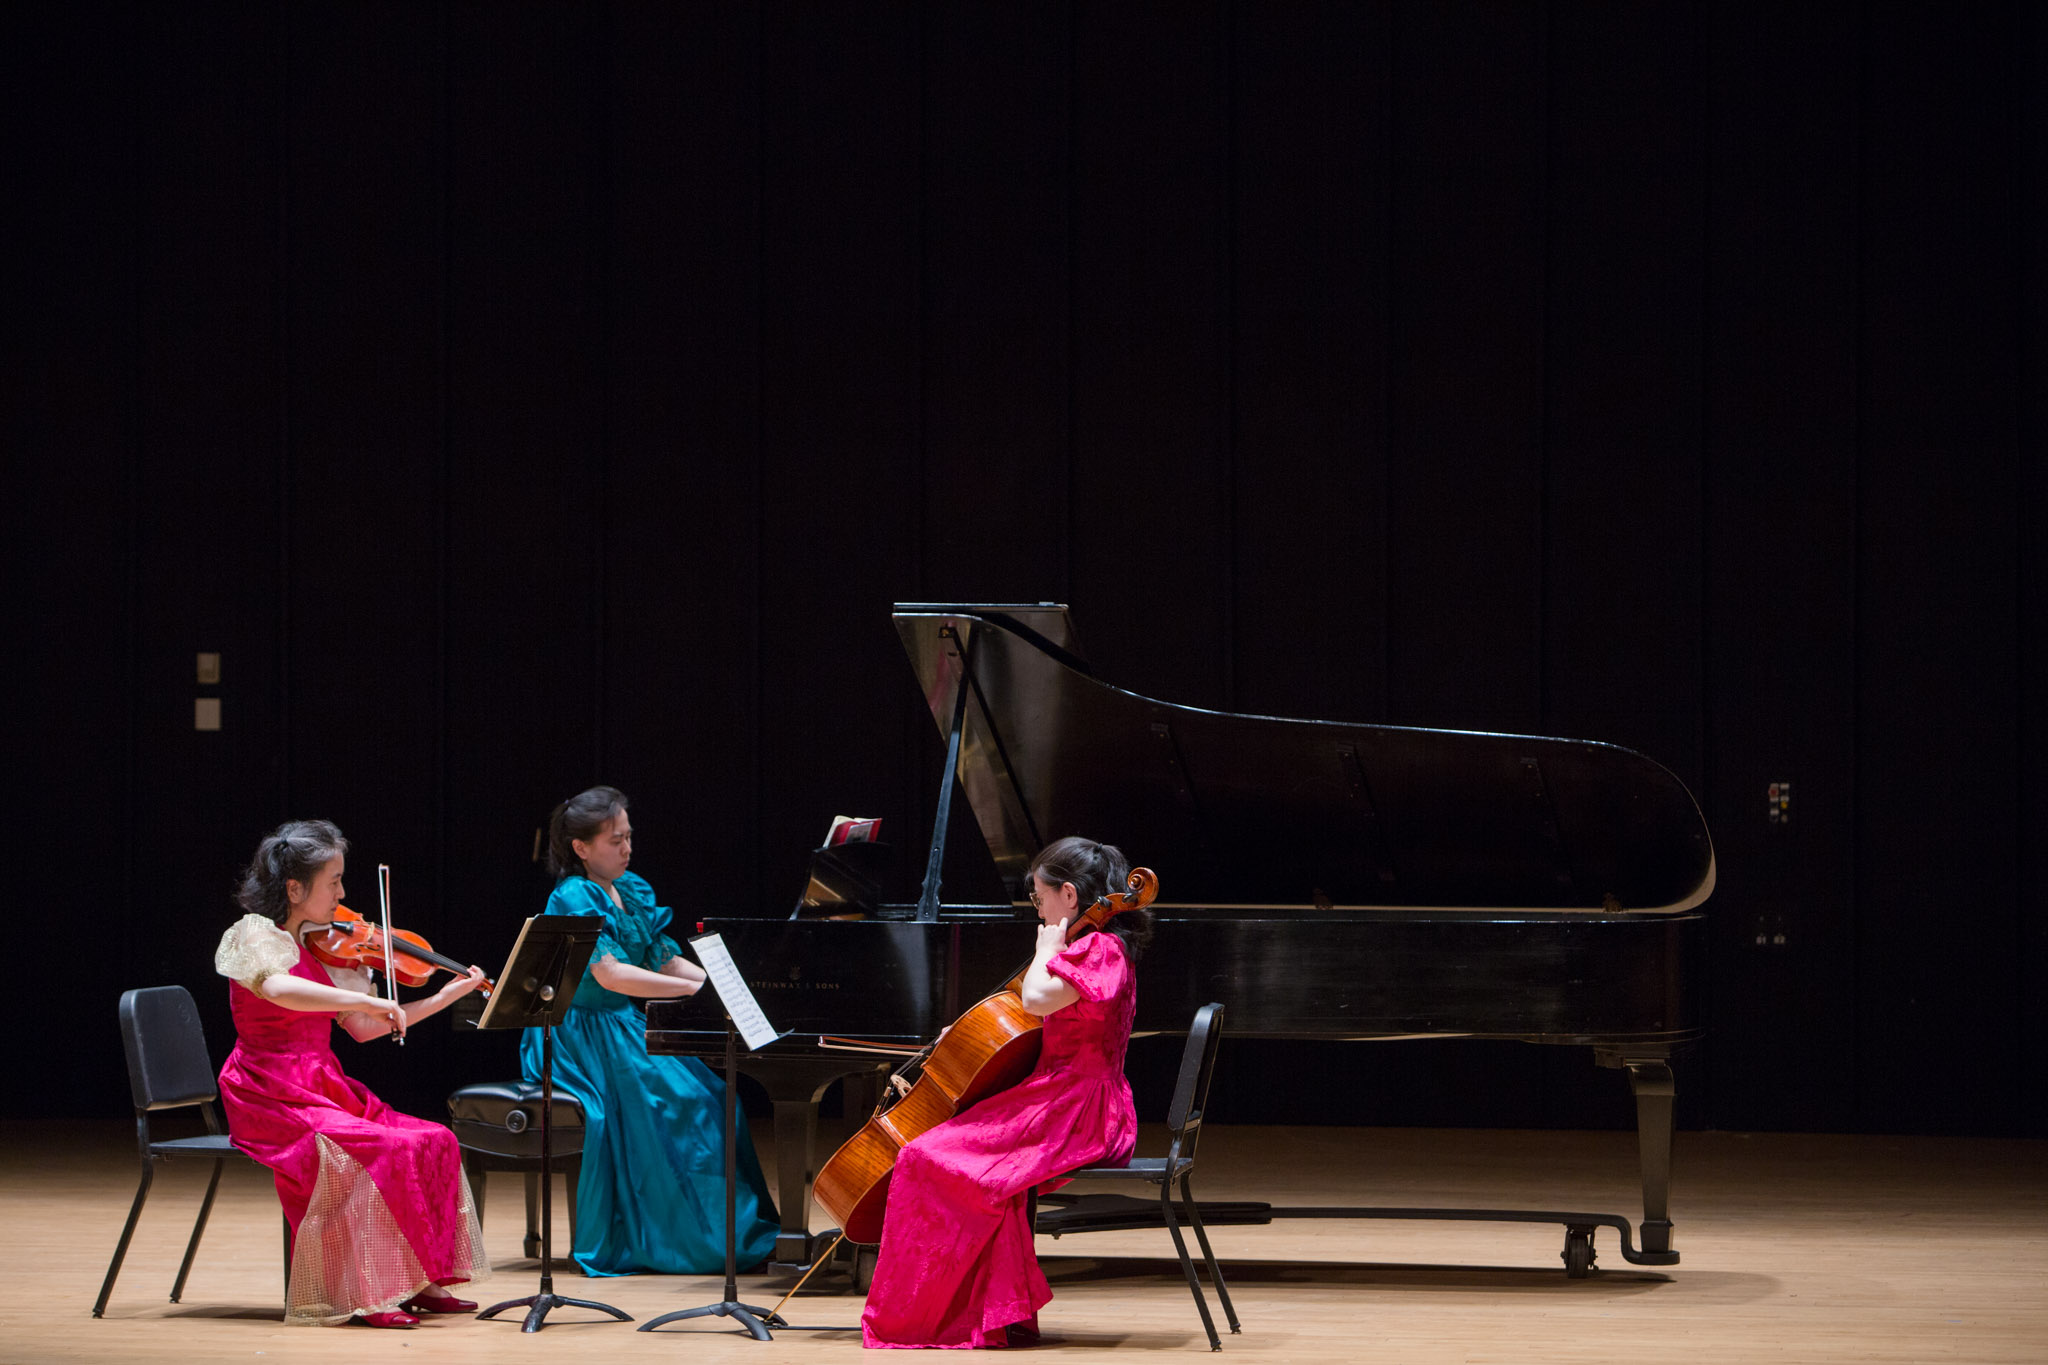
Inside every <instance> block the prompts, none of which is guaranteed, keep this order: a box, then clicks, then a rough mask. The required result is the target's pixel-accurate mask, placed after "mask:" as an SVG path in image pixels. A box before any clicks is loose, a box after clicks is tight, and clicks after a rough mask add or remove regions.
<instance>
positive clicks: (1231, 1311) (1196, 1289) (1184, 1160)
mask: <svg viewBox="0 0 2048 1365" xmlns="http://www.w3.org/2000/svg"><path fill="white" fill-rule="evenodd" d="M1222 1021H1223V1006H1221V1005H1218V1004H1211V1005H1204V1006H1202V1008H1200V1009H1199V1010H1196V1011H1195V1022H1194V1023H1193V1024H1191V1025H1190V1026H1189V1027H1188V1045H1187V1049H1186V1050H1185V1051H1184V1052H1182V1053H1181V1059H1180V1075H1179V1077H1178V1078H1177V1079H1176V1080H1175V1082H1174V1086H1173V1104H1172V1106H1171V1108H1169V1109H1168V1110H1167V1114H1166V1127H1167V1132H1168V1135H1169V1137H1170V1138H1171V1141H1170V1142H1169V1143H1168V1144H1167V1148H1166V1155H1165V1156H1163V1157H1134V1158H1132V1160H1131V1163H1130V1164H1129V1165H1128V1166H1086V1167H1083V1168H1082V1169H1080V1170H1078V1171H1068V1172H1067V1173H1066V1175H1065V1176H1064V1177H1062V1178H1063V1179H1066V1180H1070V1181H1074V1182H1076V1183H1079V1182H1082V1181H1091V1180H1146V1181H1150V1182H1151V1183H1152V1184H1155V1185H1157V1186H1158V1187H1159V1214H1158V1221H1159V1222H1163V1223H1165V1224H1166V1230H1167V1231H1168V1232H1170V1233H1172V1234H1173V1248H1174V1250H1175V1251H1177V1252H1179V1253H1180V1268H1181V1270H1182V1271H1183V1272H1184V1273H1185V1274H1186V1275H1187V1277H1188V1290H1189V1292H1190V1293H1192V1294H1193V1295H1194V1296H1195V1307H1196V1308H1197V1309H1199V1310H1201V1314H1202V1326H1203V1328H1204V1329H1205V1330H1207V1332H1208V1333H1209V1349H1210V1350H1212V1351H1220V1350H1222V1349H1223V1339H1222V1338H1221V1337H1219V1336H1217V1335H1216V1320H1215V1319H1214V1318H1212V1317H1211V1316H1209V1301H1208V1299H1206V1298H1205V1297H1203V1294H1202V1282H1201V1280H1200V1279H1199V1278H1197V1277H1196V1275H1195V1263H1194V1261H1193V1260H1191V1259H1190V1258H1189V1256H1188V1244H1187V1239H1186V1238H1185V1237H1183V1236H1182V1235H1181V1230H1180V1225H1181V1220H1182V1219H1185V1220H1186V1221H1187V1222H1188V1223H1189V1224H1190V1225H1192V1226H1193V1228H1194V1230H1195V1240H1196V1241H1197V1242H1199V1243H1200V1244H1201V1247H1202V1260H1203V1262H1204V1263H1205V1264H1207V1265H1208V1267H1209V1282H1210V1283H1211V1284H1213V1285H1214V1286H1215V1287H1216V1297H1217V1298H1218V1299H1219V1300H1221V1301H1222V1303H1223V1316H1224V1317H1225V1318H1226V1319H1228V1321H1229V1323H1230V1330H1231V1331H1232V1332H1239V1331H1242V1330H1243V1329H1242V1328H1241V1327H1239V1325H1238V1321H1237V1310H1236V1309H1235V1308H1233V1307H1231V1304H1230V1290H1229V1288H1228V1287H1227V1286H1226V1285H1225V1284H1224V1283H1223V1271H1222V1270H1221V1269H1220V1268H1219V1267H1218V1266H1217V1264H1216V1253H1215V1252H1214V1251H1212V1250H1210V1248H1209V1234H1208V1231H1207V1230H1206V1229H1205V1228H1203V1226H1202V1210H1201V1208H1200V1207H1199V1206H1198V1205H1197V1204H1196V1203H1195V1196H1194V1192H1193V1190H1191V1189H1190V1188H1189V1185H1188V1182H1189V1178H1190V1177H1191V1176H1192V1175H1193V1174H1194V1170H1195V1145H1196V1143H1198V1142H1199V1141H1200V1140H1201V1136H1202V1110H1203V1109H1204V1108H1205V1107H1206V1106H1207V1105H1208V1103H1209V1074H1210V1073H1211V1072H1212V1071H1214V1070H1215V1069H1216V1045H1217V1043H1218V1042H1219V1041H1221V1039H1222V1037H1223V1022H1222ZM1176 1183H1178V1184H1179V1186H1180V1198H1179V1199H1178V1200H1176V1199H1175V1198H1174V1195H1173V1190H1174V1185H1175V1184H1176ZM1040 1199H1043V1200H1045V1201H1046V1202H1049V1203H1054V1204H1058V1205H1062V1206H1064V1207H1061V1208H1057V1209H1053V1210H1049V1211H1048V1212H1047V1214H1046V1215H1045V1217H1043V1218H1040V1217H1039V1215H1038V1202H1039V1200H1040ZM1119 1202H1121V1203H1124V1204H1131V1205H1135V1201H1119ZM1086 1203H1087V1197H1086V1196H1077V1195H1070V1194H1066V1193H1064V1192H1062V1193H1059V1194H1051V1195H1043V1196H1041V1195H1038V1194H1037V1192H1036V1191H1033V1198H1032V1203H1031V1216H1032V1226H1033V1227H1034V1229H1035V1230H1037V1231H1039V1232H1049V1233H1051V1234H1052V1235H1053V1236H1055V1237H1058V1236H1061V1235H1062V1234H1064V1233H1067V1232H1102V1231H1108V1230H1109V1229H1110V1228H1113V1227H1118V1228H1130V1227H1137V1226H1145V1225H1149V1224H1150V1222H1151V1220H1150V1219H1149V1218H1147V1219H1143V1220H1142V1221H1140V1220H1138V1219H1133V1218H1132V1217H1131V1216H1130V1215H1129V1214H1128V1213H1125V1212H1122V1211H1119V1212H1117V1213H1114V1214H1112V1215H1110V1216H1109V1217H1107V1218H1101V1219H1091V1218H1089V1217H1088V1216H1087V1214H1086V1211H1085V1208H1086Z"/></svg>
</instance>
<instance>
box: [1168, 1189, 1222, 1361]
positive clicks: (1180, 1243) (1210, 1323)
mask: <svg viewBox="0 0 2048 1365" xmlns="http://www.w3.org/2000/svg"><path fill="white" fill-rule="evenodd" d="M1159 1214H1160V1217H1161V1218H1162V1219H1163V1220H1164V1221H1165V1223H1166V1230H1167V1231H1168V1232H1170V1233H1172V1234H1173V1249H1174V1250H1175V1251H1177V1252H1179V1253H1180V1268H1181V1272H1182V1273H1183V1274H1185V1275H1186V1276H1187V1277H1188V1292H1189V1293H1190V1294H1193V1295H1194V1296H1195V1307H1197V1308H1199V1309H1200V1310H1202V1329H1203V1330H1204V1331H1206V1332H1207V1333H1208V1334H1209V1349H1210V1350H1212V1351H1220V1350H1222V1349H1223V1338H1222V1337H1219V1336H1217V1335H1216V1319H1214V1318H1212V1317H1210V1316H1209V1300H1208V1299H1207V1298H1205V1297H1203V1295H1202V1282H1201V1280H1200V1279H1198V1278H1196V1276H1195V1263H1194V1262H1193V1261H1192V1260H1190V1259H1188V1242H1187V1238H1185V1237H1183V1236H1181V1235H1180V1220H1179V1219H1178V1218H1175V1217H1174V1216H1173V1181H1172V1179H1171V1178H1170V1177H1169V1178H1166V1179H1162V1180H1161V1181H1160V1182H1159Z"/></svg>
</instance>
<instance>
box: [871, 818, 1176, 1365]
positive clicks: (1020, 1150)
mask: <svg viewBox="0 0 2048 1365" xmlns="http://www.w3.org/2000/svg"><path fill="white" fill-rule="evenodd" d="M1129 875H1130V866H1129V864H1128V863H1126V862H1125V860H1124V856H1123V854H1121V853H1120V852H1118V851H1117V850H1116V849H1115V848H1113V847H1111V846H1109V845H1107V844H1097V843H1094V842H1093V841H1091V840H1087V839H1080V838H1067V839H1061V840H1059V841H1058V842H1057V843H1054V844H1051V845H1049V846H1048V847H1047V848H1046V849H1045V850H1044V851H1043V852H1042V853H1040V854H1039V855H1038V857H1037V859H1036V860H1034V861H1033V863H1032V864H1031V872H1030V879H1029V882H1030V886H1031V903H1032V905H1033V906H1035V907H1036V908H1037V911H1038V919H1039V929H1038V946H1037V951H1036V953H1035V954H1034V955H1033V957H1032V961H1031V966H1030V967H1029V968H1028V969H1027V970H1026V972H1025V974H1024V984H1023V999H1024V1008H1025V1009H1026V1010H1028V1011H1030V1012H1031V1013H1032V1014H1035V1015H1037V1016H1039V1017H1040V1018H1042V1019H1044V1020H1045V1038H1044V1047H1043V1050H1042V1051H1041V1052H1040V1054H1039V1058H1038V1065H1037V1067H1036V1068H1035V1069H1034V1070H1033V1071H1032V1073H1031V1075H1030V1076H1028V1077H1026V1078H1025V1079H1024V1080H1023V1081H1022V1082H1020V1083H1019V1084H1017V1085H1015V1086H1013V1087H1011V1088H1010V1089H1008V1090H1004V1091H999V1092H997V1093H996V1094H994V1095H991V1096H989V1097H988V1098H987V1099H985V1100H983V1101H981V1103H979V1104H977V1105H975V1106H974V1107H973V1108H971V1109H968V1110H966V1111H965V1112H963V1113H961V1114H959V1115H957V1116H955V1117H954V1118H952V1119H949V1120H947V1121H946V1122H944V1123H942V1124H939V1125H938V1126H937V1127H935V1128H932V1129H931V1130H929V1131H928V1132H926V1133H925V1134H923V1135H922V1136H921V1137H918V1138H916V1139H915V1140H913V1141H912V1142H911V1143H910V1144H909V1145H908V1146H906V1147H904V1149H903V1150H902V1152H901V1153H900V1154H898V1156H897V1158H896V1167H895V1172H894V1174H893V1175H892V1176H891V1177H890V1181H889V1199H888V1205H887V1211H886V1213H885V1214H884V1218H883V1225H882V1243H881V1248H880V1251H879V1254H878V1259H877V1261H876V1264H875V1276H874V1281H873V1284H872V1285H871V1287H870V1288H869V1290H868V1301H867V1308H866V1311H864V1312H863V1313H862V1314H861V1339H862V1342H863V1344H865V1345H867V1346H869V1347H888V1346H900V1347H916V1346H940V1347H956V1348H958V1347H979V1346H1003V1345H1007V1344H1009V1343H1010V1342H1011V1341H1012V1340H1026V1341H1028V1340H1031V1339H1034V1338H1035V1337H1036V1336H1037V1334H1038V1310H1039V1309H1041V1308H1043V1307H1044V1306H1045V1305H1046V1304H1047V1303H1048V1302H1050V1301H1051V1299H1052V1288H1051V1286H1049V1285H1048V1284H1047V1283H1046V1280H1045V1273H1044V1272H1043V1271H1042V1270H1040V1269H1039V1266H1038V1256H1037V1253H1036V1251H1035V1250H1034V1249H1033V1246H1032V1231H1031V1228H1030V1226H1029V1221H1028V1219H1029V1214H1028V1212H1027V1210H1026V1208H1025V1202H1026V1196H1027V1194H1028V1192H1029V1191H1030V1189H1031V1188H1032V1186H1034V1185H1048V1186H1049V1185H1050V1183H1051V1182H1052V1181H1053V1180H1054V1178H1055V1177H1057V1176H1059V1175H1061V1174H1062V1173H1064V1172H1066V1171H1070V1170H1073V1169H1075V1168H1076V1167H1079V1166H1088V1165H1116V1164H1120V1163H1122V1162H1125V1161H1128V1160H1130V1157H1131V1150H1132V1147H1133V1146H1134V1145H1135V1143H1136V1140H1137V1132H1138V1123H1137V1116H1136V1114H1135V1113H1134V1112H1133V1111H1132V1108H1131V1087H1130V1083H1129V1082H1128V1081H1126V1080H1125V1079H1124V1049H1125V1047H1126V1046H1127V1045H1128V1044H1129V1042H1130V1038H1131V1019H1132V1016H1133V1014H1134V1013H1135V1011H1136V1008H1137V991H1136V974H1135V972H1134V970H1133V965H1134V963H1135V962H1136V960H1137V955H1138V952H1139V951H1140V950H1141V949H1142V948H1143V946H1144V943H1145V940H1146V939H1148V938H1149V937H1150V936H1151V912H1150V911H1144V910H1134V911H1126V912H1125V913H1124V914H1121V915H1119V916H1117V918H1115V919H1113V920H1111V921H1110V922H1109V924H1108V925H1107V926H1106V927H1105V928H1103V929H1099V930H1096V931H1095V932H1093V933H1087V934H1083V935H1082V936H1081V937H1079V938H1077V939H1075V940H1074V941H1073V942H1072V943H1068V942H1067V926H1068V925H1069V924H1070V923H1072V922H1073V920H1074V919H1075V918H1076V917H1077V916H1078V915H1080V914H1081V912H1082V911H1084V910H1086V909H1088V908H1089V907H1090V906H1091V905H1093V904H1094V903H1095V901H1096V900H1097V899H1098V898H1099V897H1100V896H1102V894H1103V893H1104V892H1105V891H1120V890H1122V889H1123V887H1124V883H1125V879H1126V878H1127V877H1128V876H1129Z"/></svg>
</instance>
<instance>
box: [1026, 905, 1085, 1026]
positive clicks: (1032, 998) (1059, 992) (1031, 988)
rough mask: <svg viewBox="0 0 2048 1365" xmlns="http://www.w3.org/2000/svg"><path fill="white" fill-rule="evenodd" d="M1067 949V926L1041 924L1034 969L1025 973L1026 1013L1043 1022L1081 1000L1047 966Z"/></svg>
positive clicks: (1065, 924)
mask: <svg viewBox="0 0 2048 1365" xmlns="http://www.w3.org/2000/svg"><path fill="white" fill-rule="evenodd" d="M1066 946H1067V922H1066V921H1065V920H1061V921H1060V922H1059V923H1058V924H1041V925H1040V926H1039V927H1038V950H1037V952H1035V953H1033V954H1032V957H1031V965H1030V966H1029V967H1026V968H1025V969H1024V988H1023V996H1024V1010H1025V1012H1026V1013H1027V1014H1035V1015H1037V1016H1038V1017H1039V1018H1041V1019H1043V1018H1044V1017H1045V1016H1046V1015H1048V1014H1051V1013H1053V1012H1054V1011H1055V1010H1063V1009H1065V1008H1066V1007H1067V1006H1069V1005H1071V1004H1073V1003H1074V1002H1075V1001H1076V1000H1079V999H1080V998H1081V992H1079V991H1077V990H1075V989H1074V988H1073V986H1072V985H1071V984H1069V983H1068V982H1066V981H1063V980H1061V979H1060V978H1059V977H1057V976H1054V975H1053V974H1052V973H1051V972H1050V971H1048V970H1047V967H1046V964H1048V963H1049V962H1051V961H1052V960H1053V958H1054V957H1056V956H1057V955H1058V954H1059V951H1060V949H1062V948H1064V947H1066Z"/></svg>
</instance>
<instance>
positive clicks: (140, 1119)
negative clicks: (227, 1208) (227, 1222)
mask: <svg viewBox="0 0 2048 1365" xmlns="http://www.w3.org/2000/svg"><path fill="white" fill-rule="evenodd" d="M121 1046H122V1048H123V1049H124V1050H125V1051H126V1052H127V1054H128V1088H129V1090H130V1091H131V1092H132V1093H133V1097H134V1100H135V1145H136V1147H137V1148H138V1149H139V1150H140V1152H141V1156H142V1182H141V1183H140V1184H139V1185H137V1186H136V1187H135V1204H134V1207H132V1208H130V1209H129V1210H128V1225H127V1226H126V1227H124V1228H122V1229H121V1242H120V1245H118V1246H116V1247H115V1248H114V1260H113V1263H112V1264H111V1265H109V1266H108V1267H107V1279H106V1283H104V1284H102V1285H101V1286H100V1296H99V1300H98V1301H97V1302H96V1303H94V1304H93V1306H92V1315H93V1316H94V1317H99V1316H100V1315H101V1314H102V1313H104V1312H106V1311H107V1298H108V1296H110V1295H111V1294H112V1293H113V1292H114V1281H115V1279H117V1278H118V1277H119V1276H120V1274H121V1262H122V1260H123V1259H125V1258H126V1257H127V1255H128V1243H129V1242H130V1241H131V1240H132V1239H133V1238H134V1236H135V1224H136V1223H137V1222H138V1221H140V1219H141V1218H142V1204H143V1201H144V1200H146V1199H148V1198H149V1186H150V1182H151V1181H152V1180H153V1179H154V1178H155V1176H156V1163H157V1162H159V1161H168V1160H170V1159H171V1158H172V1157H175V1156H199V1157H211V1158H212V1159H213V1176H212V1178H211V1179H209V1180H208V1181H207V1182H206V1198H205V1199H204V1200H202V1201H201V1202H200V1205H199V1219H198V1221H197V1222H195V1223H193V1225H192V1240H191V1241H190V1242H188V1243H186V1245H185V1259H184V1262H183V1263H182V1264H180V1265H179V1267H178V1281H177V1283H176V1284H174V1285H172V1286H171V1302H172V1303H176V1302H177V1301H178V1298H179V1296H180V1295H182V1294H183V1293H184V1292H185V1277H186V1276H187V1275H189V1274H190V1273H191V1272H192V1258H193V1256H194V1255H196V1254H197V1253H198V1251H199V1238H200V1235H201V1234H203V1233H204V1232H205V1231H206V1217H207V1215H208V1214H210V1213H211V1212H213V1195H214V1191H215V1190H217V1189H218V1188H220V1170H221V1167H222V1166H224V1165H226V1164H227V1160H228V1158H229V1157H241V1158H242V1159H243V1160H251V1161H253V1160H254V1159H255V1158H253V1157H251V1156H249V1154H248V1153H246V1152H244V1151H242V1150H240V1149H239V1148H237V1147H236V1146H235V1145H234V1142H233V1141H232V1140H231V1139H230V1138H229V1137H228V1135H227V1134H226V1133H225V1132H223V1131H221V1125H220V1120H219V1118H218V1117H216V1116H215V1114H214V1109H213V1101H214V1095H215V1091H214V1073H213V1059H212V1058H210V1057H208V1056H207V1055H206V1034H205V1032H204V1030H203V1029H201V1027H200V1024H199V1010H198V1008H197V1007H196V1006H195V1005H193V1003H192V996H191V993H190V992H189V991H187V990H186V989H185V988H184V987H183V986H154V987H151V988H149V989H147V990H135V991H123V992H122V993H121ZM194 1105H196V1106H198V1108H199V1113H200V1117H201V1118H203V1119H204V1120H205V1121H206V1132H205V1134H204V1135H203V1136H200V1137H189V1138H170V1139H167V1140H163V1141H155V1140H152V1139H151V1138H150V1135H149V1116H150V1115H151V1114H153V1113H158V1112H161V1111H162V1110H166V1109H189V1108H191V1107H193V1106H194ZM291 1269H292V1230H291V1223H290V1222H289V1221H287V1222H286V1223H285V1228H284V1271H285V1282H286V1284H287V1285H289V1284H290V1282H291Z"/></svg>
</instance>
